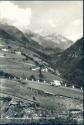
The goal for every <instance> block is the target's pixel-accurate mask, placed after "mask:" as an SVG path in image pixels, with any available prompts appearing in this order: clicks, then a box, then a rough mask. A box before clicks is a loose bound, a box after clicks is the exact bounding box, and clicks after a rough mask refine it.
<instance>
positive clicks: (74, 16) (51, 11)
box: [0, 1, 83, 42]
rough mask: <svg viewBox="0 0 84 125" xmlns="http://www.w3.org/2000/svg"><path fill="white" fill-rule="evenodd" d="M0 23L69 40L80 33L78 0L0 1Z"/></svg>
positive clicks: (80, 22) (77, 37)
mask: <svg viewBox="0 0 84 125" xmlns="http://www.w3.org/2000/svg"><path fill="white" fill-rule="evenodd" d="M0 22H3V23H6V22H7V23H8V24H11V25H14V26H16V27H18V28H19V29H20V30H31V31H33V32H36V33H39V34H41V35H46V34H51V33H57V34H61V35H63V36H65V37H67V38H69V39H71V40H72V41H73V42H75V41H76V40H77V39H79V38H80V37H82V36H83V2H82V1H0Z"/></svg>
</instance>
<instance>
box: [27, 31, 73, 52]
mask: <svg viewBox="0 0 84 125" xmlns="http://www.w3.org/2000/svg"><path fill="white" fill-rule="evenodd" d="M25 34H26V35H28V36H31V39H32V40H34V41H36V42H37V43H39V44H40V45H41V46H43V48H52V49H55V48H59V49H60V50H65V49H67V48H68V47H70V46H71V45H72V44H73V41H71V40H69V39H67V38H65V37H64V36H62V35H59V34H55V33H53V34H50V35H46V36H42V35H40V34H37V33H34V32H31V31H26V32H25Z"/></svg>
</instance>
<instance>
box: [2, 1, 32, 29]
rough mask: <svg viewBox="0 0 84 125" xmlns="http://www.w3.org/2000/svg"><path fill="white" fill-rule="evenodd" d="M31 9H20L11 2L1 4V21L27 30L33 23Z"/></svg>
mask: <svg viewBox="0 0 84 125" xmlns="http://www.w3.org/2000/svg"><path fill="white" fill-rule="evenodd" d="M31 16H32V12H31V8H26V9H23V8H20V7H18V6H17V5H15V4H14V3H12V2H10V1H2V2H0V20H1V21H4V22H7V23H9V24H11V25H14V26H16V27H18V28H26V27H27V26H28V25H29V24H30V21H31Z"/></svg>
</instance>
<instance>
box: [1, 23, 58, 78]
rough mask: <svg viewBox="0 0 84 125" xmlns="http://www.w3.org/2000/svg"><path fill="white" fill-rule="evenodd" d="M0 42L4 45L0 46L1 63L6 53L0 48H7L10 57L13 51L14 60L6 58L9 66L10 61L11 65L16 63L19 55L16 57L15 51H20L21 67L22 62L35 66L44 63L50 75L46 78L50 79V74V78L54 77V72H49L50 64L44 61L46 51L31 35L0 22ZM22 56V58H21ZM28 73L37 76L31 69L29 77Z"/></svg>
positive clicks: (46, 56)
mask: <svg viewBox="0 0 84 125" xmlns="http://www.w3.org/2000/svg"><path fill="white" fill-rule="evenodd" d="M0 44H1V45H3V44H4V46H3V47H2V46H1V48H0V51H1V53H2V56H3V59H2V60H1V61H2V62H1V64H3V62H4V58H5V56H6V53H5V56H4V54H3V50H2V48H5V50H6V49H7V53H8V54H7V55H8V57H10V58H11V55H12V53H13V54H14V55H13V56H14V58H16V59H15V60H12V59H10V58H9V59H8V61H9V62H7V63H8V65H9V64H10V67H11V63H12V65H15V64H17V63H16V62H17V61H18V59H19V57H18V59H17V54H16V53H17V52H18V51H20V52H21V56H22V59H21V60H20V63H21V62H22V64H23V67H24V63H26V64H27V63H29V65H34V66H35V67H39V66H40V65H44V67H47V68H50V70H49V74H50V75H49V76H48V75H47V79H50V76H52V75H53V77H51V79H52V78H55V77H56V76H55V75H54V74H52V72H51V70H52V68H51V66H50V64H49V63H48V62H47V61H46V60H47V59H49V54H48V53H47V52H46V50H45V48H43V47H42V46H41V45H39V44H38V42H36V41H35V40H33V39H31V35H27V34H25V33H23V32H22V31H20V30H19V29H17V28H16V27H14V26H10V25H2V24H0ZM50 51H51V50H50ZM52 51H53V50H52ZM55 51H56V50H55ZM23 57H24V59H23ZM11 61H12V62H11ZM14 61H15V62H14ZM13 62H14V64H13ZM31 62H32V63H31ZM17 66H18V67H19V64H17ZM8 67H9V66H8ZM15 67H16V66H15ZM35 67H34V68H35ZM23 69H24V68H23ZM23 71H24V70H23ZM30 73H31V74H34V75H36V77H37V73H34V72H32V71H29V72H28V77H29V74H30ZM10 74H11V73H10ZM38 75H39V71H38ZM23 76H24V75H23ZM23 76H22V77H23ZM25 77H26V76H25ZM45 78H46V76H45ZM56 78H57V77H56Z"/></svg>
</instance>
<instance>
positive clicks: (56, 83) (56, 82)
mask: <svg viewBox="0 0 84 125" xmlns="http://www.w3.org/2000/svg"><path fill="white" fill-rule="evenodd" d="M51 85H54V86H61V82H60V81H59V80H53V82H51Z"/></svg>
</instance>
